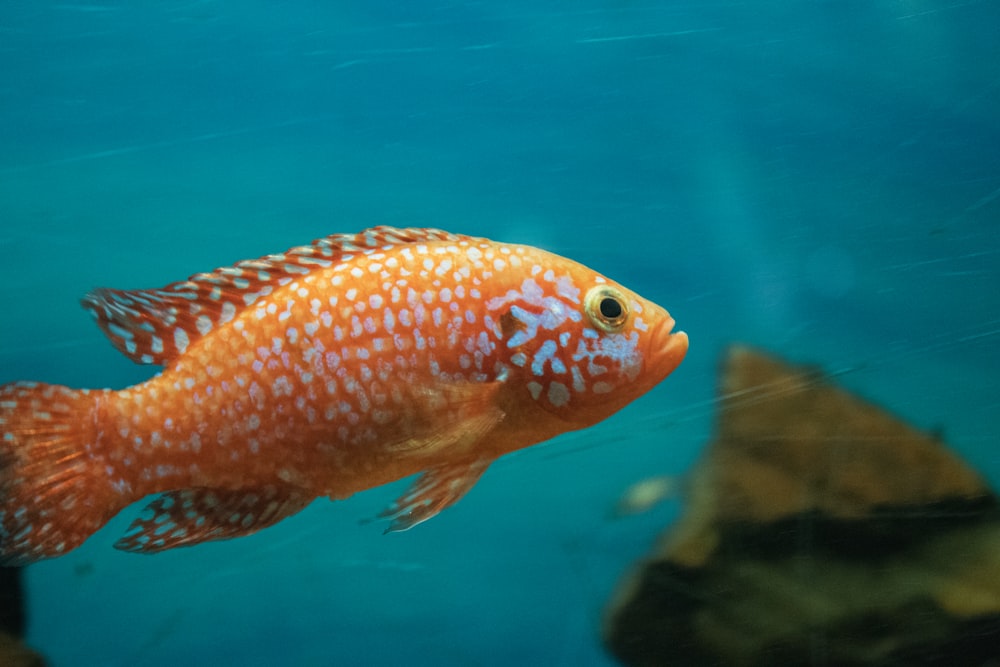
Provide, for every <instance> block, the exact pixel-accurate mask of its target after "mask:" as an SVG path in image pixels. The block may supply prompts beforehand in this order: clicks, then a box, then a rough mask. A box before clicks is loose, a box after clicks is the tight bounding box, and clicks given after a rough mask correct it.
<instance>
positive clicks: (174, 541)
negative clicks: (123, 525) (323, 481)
mask: <svg viewBox="0 0 1000 667" xmlns="http://www.w3.org/2000/svg"><path fill="white" fill-rule="evenodd" d="M311 500H312V498H310V497H308V496H307V495H306V494H304V493H302V492H301V491H298V490H295V489H290V488H277V487H274V486H267V487H263V488H261V489H241V490H228V489H211V488H205V487H197V488H190V489H178V490H176V491H170V492H167V493H164V494H161V495H160V496H158V497H157V498H156V499H154V500H153V501H152V502H151V503H149V504H148V505H147V506H146V508H145V509H144V510H143V511H142V513H141V514H140V515H139V517H138V518H137V519H136V520H135V521H133V522H132V524H131V525H130V526H129V527H128V530H127V531H126V532H125V535H123V536H122V537H121V539H119V540H118V541H117V542H115V548H116V549H121V550H122V551H130V552H133V553H144V554H153V553H158V552H160V551H165V550H167V549H173V548H175V547H183V546H191V545H195V544H200V543H202V542H209V541H213V540H225V539H229V538H232V537H242V536H244V535H250V534H252V533H256V532H257V531H258V530H261V529H263V528H267V527H268V526H273V525H274V524H276V523H278V522H279V521H281V520H282V519H285V518H287V517H290V516H291V515H293V514H295V513H296V512H298V511H299V510H301V509H302V508H304V507H305V506H306V505H308V504H309V502H310V501H311Z"/></svg>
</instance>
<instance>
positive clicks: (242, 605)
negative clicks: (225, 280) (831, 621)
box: [0, 0, 1000, 667]
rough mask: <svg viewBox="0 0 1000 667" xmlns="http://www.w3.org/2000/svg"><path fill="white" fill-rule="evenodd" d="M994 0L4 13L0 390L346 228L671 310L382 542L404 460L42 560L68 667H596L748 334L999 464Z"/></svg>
mask: <svg viewBox="0 0 1000 667" xmlns="http://www.w3.org/2000/svg"><path fill="white" fill-rule="evenodd" d="M998 109H1000V3H998V2H996V1H995V0H982V1H978V2H975V1H971V2H962V1H958V2H954V1H951V2H946V1H942V2H935V1H931V0H865V1H863V2H862V1H851V0H845V1H837V2H834V1H829V2H819V1H810V2H806V1H801V2H788V1H785V0H760V1H751V2H743V3H730V2H713V1H708V2H697V3H678V2H645V3H643V2H633V1H629V0H582V1H581V2H521V1H514V2H469V3H440V4H439V3H421V2H409V3H401V2H388V1H378V0H376V1H370V2H353V3H348V2H286V3H278V2H263V1H246V0H244V1H239V2H237V1H235V0H219V1H204V2H153V1H149V2H125V1H120V2H103V3H101V4H89V3H75V2H72V0H70V2H65V3H56V2H47V1H34V2H16V1H13V2H4V3H2V4H0V256H2V258H3V268H4V271H3V279H2V280H0V303H2V310H0V381H9V380H15V379H33V380H42V381H47V382H58V383H64V384H68V385H72V386H80V387H106V386H107V387H124V386H127V385H129V384H133V383H136V382H139V381H142V380H143V379H145V378H147V377H149V376H150V375H151V374H152V372H153V371H154V369H151V368H145V367H139V366H135V365H132V364H131V363H130V362H129V361H128V360H126V359H125V358H123V357H122V356H120V355H119V354H117V353H116V352H115V351H114V349H113V348H112V347H111V346H110V345H109V344H108V343H107V342H106V341H105V340H103V338H102V336H101V333H100V332H99V331H98V329H97V327H96V326H94V325H93V323H92V322H91V321H90V319H89V316H88V315H87V314H86V313H85V312H84V311H83V310H82V309H80V308H79V306H78V303H77V302H78V299H79V297H80V296H82V295H83V294H84V293H85V292H86V291H87V290H88V289H90V288H92V287H95V286H113V287H120V288H138V287H158V286H161V285H164V284H166V283H169V282H172V281H174V280H178V279H182V278H184V277H186V276H187V275H189V274H191V273H194V272H197V271H203V270H209V269H211V268H214V267H216V266H221V265H225V264H229V263H232V262H234V261H237V260H240V259H244V258H250V257H257V256H260V255H263V254H266V253H269V252H277V251H281V250H284V249H285V248H287V247H289V246H293V245H298V244H302V243H305V242H308V241H310V240H311V239H313V238H315V237H319V236H324V235H326V234H329V233H333V232H351V231H357V230H361V229H363V228H366V227H370V226H373V225H377V224H391V225H399V226H435V227H441V228H444V229H447V230H449V231H456V232H462V233H469V234H478V235H485V236H488V237H490V238H494V239H497V240H504V241H517V242H525V243H530V244H533V245H538V246H541V247H544V248H546V249H549V250H552V251H554V252H557V253H560V254H563V255H566V256H569V257H572V258H574V259H576V260H578V261H581V262H583V263H585V264H588V265H590V266H592V267H594V268H595V269H597V270H599V271H601V272H603V273H606V274H608V275H609V276H611V277H613V278H615V279H617V280H619V281H621V282H622V283H624V284H626V285H628V286H629V287H631V288H633V289H635V290H636V291H638V292H639V293H641V294H643V295H644V296H646V297H649V298H651V299H653V300H654V301H657V302H658V303H660V304H662V305H664V306H665V307H666V308H668V309H669V310H670V311H671V314H673V315H674V317H675V318H676V319H677V321H678V326H679V327H680V328H682V329H684V330H686V331H687V332H688V333H689V335H690V337H691V350H690V353H689V356H688V358H687V360H686V361H685V362H684V364H683V365H682V367H681V368H680V369H679V370H678V371H677V372H675V373H674V374H673V375H672V376H671V377H670V378H668V380H667V381H666V382H665V383H663V384H662V385H661V386H660V387H658V388H657V389H656V390H654V391H653V392H652V393H650V394H649V395H647V396H645V397H644V398H642V399H641V400H639V401H637V402H636V403H634V404H633V405H632V406H630V407H629V408H627V409H626V410H624V411H622V412H621V413H619V414H618V415H616V416H615V417H613V418H612V419H610V420H608V421H606V422H604V423H602V424H600V425H598V426H596V427H594V428H592V429H590V430H588V431H586V432H583V433H579V434H573V435H567V436H564V437H561V438H558V439H556V440H555V441H552V442H550V443H548V444H545V445H542V446H538V447H535V448H533V449H530V450H526V451H524V452H521V453H518V454H516V455H512V456H510V457H507V458H505V459H503V460H501V461H499V462H498V463H497V464H495V465H494V466H492V467H491V468H490V470H489V471H488V472H487V473H486V475H485V476H484V478H483V479H482V481H481V482H480V483H479V484H478V485H477V486H476V487H475V488H474V489H473V490H472V492H471V493H470V494H469V495H468V496H467V497H466V498H465V499H464V500H463V501H462V502H460V503H459V504H458V505H457V506H455V507H454V508H451V509H449V510H447V511H446V512H445V513H443V514H442V515H441V516H439V517H437V518H435V519H434V520H433V521H430V522H428V523H426V524H423V525H421V526H419V527H418V528H417V529H415V530H413V531H409V532H406V533H402V534H392V535H382V526H381V525H380V524H375V523H371V524H359V521H361V520H364V519H367V518H370V517H372V516H373V515H375V514H376V513H377V512H378V511H379V510H381V509H382V508H383V507H384V506H385V505H386V504H387V503H388V502H389V501H390V500H391V499H392V498H394V497H396V496H397V495H399V494H400V493H401V492H402V491H403V489H404V488H405V485H406V483H405V482H403V483H399V484H395V485H391V486H390V487H385V488H378V489H373V490H371V491H368V492H366V493H362V494H359V495H357V496H355V497H353V498H351V499H349V500H347V501H343V502H339V503H330V502H327V501H319V502H316V503H315V504H314V505H313V506H311V507H309V508H308V509H307V510H306V511H304V512H302V513H301V514H300V515H297V516H295V517H294V518H292V519H289V520H287V521H286V522H284V523H282V524H281V525H279V526H277V527H275V528H273V529H269V530H266V531H264V532H262V533H259V534H257V535H254V536H252V537H248V538H245V539H240V540H234V541H230V542H223V543H214V544H206V545H203V546H198V547H195V548H190V549H180V550H176V551H172V552H168V553H164V554H161V555H158V556H154V557H142V556H135V555H130V554H123V553H119V552H117V551H115V550H114V549H112V548H111V544H112V543H113V542H114V540H115V539H116V538H117V536H119V535H120V534H121V533H122V531H123V530H124V528H125V526H126V525H127V524H128V522H129V521H130V520H131V518H132V517H133V516H134V515H135V514H136V513H137V512H138V510H139V507H132V508H129V509H128V510H126V511H125V512H123V513H122V515H120V516H119V517H118V518H117V519H116V520H115V521H113V522H112V524H111V525H109V526H108V527H107V528H106V529H105V530H103V531H101V532H100V533H98V534H97V535H96V536H94V537H93V538H92V539H91V540H90V541H89V542H87V543H86V544H85V545H84V546H83V547H82V548H80V549H78V550H77V551H75V552H73V553H71V554H69V555H67V556H65V557H63V558H59V559H56V560H52V561H47V562H43V563H40V564H37V565H33V566H31V567H29V568H28V570H27V585H28V591H29V613H30V621H31V623H30V635H29V640H30V642H31V643H32V644H33V645H34V646H36V647H37V648H39V649H41V650H42V651H43V652H44V653H45V654H46V655H47V656H48V657H49V658H50V659H51V662H52V664H53V665H55V666H56V667H68V666H74V667H76V666H88V665H95V666H96V665H100V666H119V665H120V666H123V667H124V666H129V667H133V666H135V667H139V666H142V667H154V666H160V665H163V666H166V665H178V664H214V665H244V666H254V665H294V666H325V665H403V664H405V665H508V664H537V665H566V666H570V665H573V666H576V665H611V664H613V662H612V661H611V659H610V658H609V657H607V655H606V654H605V653H604V651H603V649H602V648H601V645H600V640H599V629H600V622H601V615H602V612H603V608H604V605H605V603H606V601H607V598H608V596H609V594H610V592H611V591H612V589H613V588H614V586H615V584H616V583H617V582H618V581H619V580H620V578H621V577H622V576H623V575H624V573H625V572H626V571H627V570H628V568H629V567H630V565H631V564H632V563H633V562H634V561H635V560H636V559H638V558H640V557H642V556H643V555H644V554H646V553H648V551H649V550H650V549H651V548H652V546H653V544H654V543H655V539H656V536H657V534H658V533H659V531H660V530H661V529H662V528H664V527H665V526H666V525H668V524H669V523H670V521H671V520H672V519H673V518H674V517H675V516H676V514H677V512H678V511H679V504H678V502H677V501H676V500H675V501H672V502H669V503H666V504H664V505H661V506H659V507H657V508H655V509H654V510H653V511H651V512H650V513H648V514H646V515H642V516H639V517H634V518H629V519H618V520H611V519H609V511H610V509H611V507H612V506H613V505H614V503H615V501H616V500H617V498H618V497H619V496H620V494H621V493H622V492H623V490H624V489H625V488H627V487H628V486H629V485H630V484H631V483H633V482H635V481H637V480H639V479H642V478H644V477H646V476H649V475H652V474H682V473H683V472H684V471H685V470H686V469H688V467H689V466H690V465H691V464H692V463H693V462H694V461H695V460H696V459H697V456H698V453H699V451H700V450H701V448H702V447H703V446H704V444H705V443H706V442H707V441H708V439H709V438H710V436H711V432H712V427H713V416H714V412H715V390H714V384H715V381H716V365H717V362H718V359H719V356H720V353H721V351H722V350H723V349H724V346H725V345H726V344H727V343H730V342H733V341H742V342H747V343H751V344H754V345H758V346H761V347H764V348H766V349H768V350H771V351H774V352H776V353H779V354H781V355H784V356H786V357H788V358H790V359H792V360H795V361H801V362H811V363H819V364H822V365H823V366H824V367H825V368H827V369H829V370H831V371H833V372H837V373H839V375H838V381H839V382H841V383H843V384H844V385H846V386H847V387H849V388H851V389H853V390H856V391H859V392H861V393H862V394H863V395H865V396H868V397H870V398H873V399H875V400H876V401H878V402H880V403H881V404H884V405H887V406H889V407H891V408H892V409H893V410H894V411H896V412H897V413H899V414H900V415H902V416H904V417H905V418H907V419H909V420H911V421H912V422H914V423H915V424H917V425H918V426H920V427H923V428H928V429H931V428H934V429H937V428H940V429H943V432H944V434H945V437H946V439H947V440H948V441H949V443H951V445H952V446H953V447H954V448H955V449H956V450H957V451H958V452H959V453H960V454H961V455H962V456H964V457H965V458H966V459H967V460H969V461H970V462H971V463H972V464H973V465H975V466H977V467H978V468H980V469H982V470H983V471H984V473H985V474H986V475H987V476H988V477H989V478H990V479H991V481H993V482H996V481H997V479H998V477H1000V456H998V454H997V452H998V450H997V435H998V433H997V418H996V414H997V411H998V409H1000V391H998V379H997V378H998V377H1000V352H998V333H1000V316H998V312H1000V255H998V249H1000V114H998Z"/></svg>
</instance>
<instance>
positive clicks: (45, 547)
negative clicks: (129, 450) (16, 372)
mask: <svg viewBox="0 0 1000 667" xmlns="http://www.w3.org/2000/svg"><path fill="white" fill-rule="evenodd" d="M92 401H93V394H91V393H88V392H85V391H78V390H74V389H69V388H68V387H62V386H59V385H48V384H41V383H34V382H17V383H12V384H7V385H3V386H0V433H2V439H0V564H2V565H25V564H28V563H31V562H34V561H37V560H41V559H43V558H52V557H54V556H59V555H61V554H63V553H66V552H68V551H70V550H71V549H73V548H75V547H77V546H79V545H80V544H82V543H83V542H84V540H86V539H87V538H88V537H90V536H91V535H92V534H93V533H94V532H96V531H97V530H98V529H99V528H101V527H102V526H103V525H104V524H105V523H107V521H108V519H110V518H111V517H112V516H114V515H115V513H116V512H118V510H120V509H121V508H122V507H124V506H125V505H126V504H128V499H127V498H125V497H124V496H123V495H122V494H121V493H119V492H117V491H116V490H115V489H113V488H112V486H111V484H110V483H109V481H108V480H107V477H106V475H103V472H102V471H98V470H96V469H95V467H94V462H93V460H92V459H91V457H89V456H87V455H86V445H87V444H88V443H87V438H88V431H87V430H86V423H87V419H85V414H86V410H87V408H88V407H89V406H90V405H91V402H92Z"/></svg>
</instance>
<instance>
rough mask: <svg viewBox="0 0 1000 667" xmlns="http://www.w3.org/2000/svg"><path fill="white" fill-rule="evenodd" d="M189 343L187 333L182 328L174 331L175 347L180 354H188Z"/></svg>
mask: <svg viewBox="0 0 1000 667" xmlns="http://www.w3.org/2000/svg"><path fill="white" fill-rule="evenodd" d="M188 343H189V341H188V335H187V332H186V331H184V329H180V328H177V329H174V347H176V348H177V351H178V352H179V353H180V354H184V353H185V352H187V348H188Z"/></svg>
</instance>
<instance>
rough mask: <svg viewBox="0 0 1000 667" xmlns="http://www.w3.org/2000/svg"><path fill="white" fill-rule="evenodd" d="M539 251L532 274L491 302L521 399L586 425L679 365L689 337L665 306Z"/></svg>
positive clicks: (530, 268) (512, 380) (573, 424)
mask: <svg viewBox="0 0 1000 667" xmlns="http://www.w3.org/2000/svg"><path fill="white" fill-rule="evenodd" d="M536 252H538V253H539V258H537V259H535V262H534V263H532V262H527V263H526V266H527V267H528V270H527V273H528V275H525V276H523V277H522V278H521V282H520V284H519V285H514V286H513V289H511V288H508V289H507V291H506V293H505V294H504V296H502V297H498V298H495V299H493V301H492V303H491V306H493V310H494V311H495V313H496V315H495V318H496V320H497V321H498V322H499V329H500V330H501V331H502V336H501V340H502V342H501V347H505V349H504V350H503V354H505V355H506V360H505V362H506V363H505V365H506V366H507V367H508V368H510V369H511V371H510V378H509V380H510V384H512V385H513V390H514V391H516V392H519V395H520V399H521V400H523V401H528V400H529V399H530V402H531V403H533V404H535V405H536V406H538V407H540V408H541V409H543V410H544V411H545V412H546V413H548V414H551V415H553V416H555V417H557V418H558V419H559V421H561V422H563V423H567V424H566V425H567V426H568V428H569V429H578V428H584V427H587V426H590V425H592V424H595V423H597V422H599V421H601V420H603V419H606V418H607V417H609V416H611V415H612V414H614V413H615V412H617V411H618V410H620V409H621V408H623V407H625V406H626V405H627V404H629V403H631V402H632V401H634V400H635V399H636V398H638V397H640V396H642V395H643V394H645V393H646V392H647V391H649V390H650V389H652V388H653V387H654V386H656V385H657V384H659V383H660V382H661V381H662V380H663V379H664V378H666V377H667V376H668V375H669V374H670V373H671V372H673V371H674V369H676V368H677V366H678V365H679V364H680V362H681V361H682V360H683V358H684V355H685V354H686V352H687V348H688V338H687V335H686V334H685V333H683V332H674V320H673V318H672V317H671V316H670V314H669V313H668V312H667V311H666V310H665V309H664V308H662V307H660V306H658V305H657V304H655V303H653V302H652V301H649V300H648V299H645V298H643V297H641V296H639V295H638V294H636V293H635V292H633V291H631V290H629V289H627V288H625V287H623V286H622V285H619V284H618V283H616V282H614V281H612V280H610V279H609V278H606V277H605V276H603V275H601V274H600V273H598V272H596V271H594V270H592V269H590V268H588V267H585V266H583V265H581V264H578V263H576V262H573V261H571V260H568V259H565V258H562V257H558V256H555V255H549V254H548V253H544V252H543V251H536ZM536 414H537V413H536Z"/></svg>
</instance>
